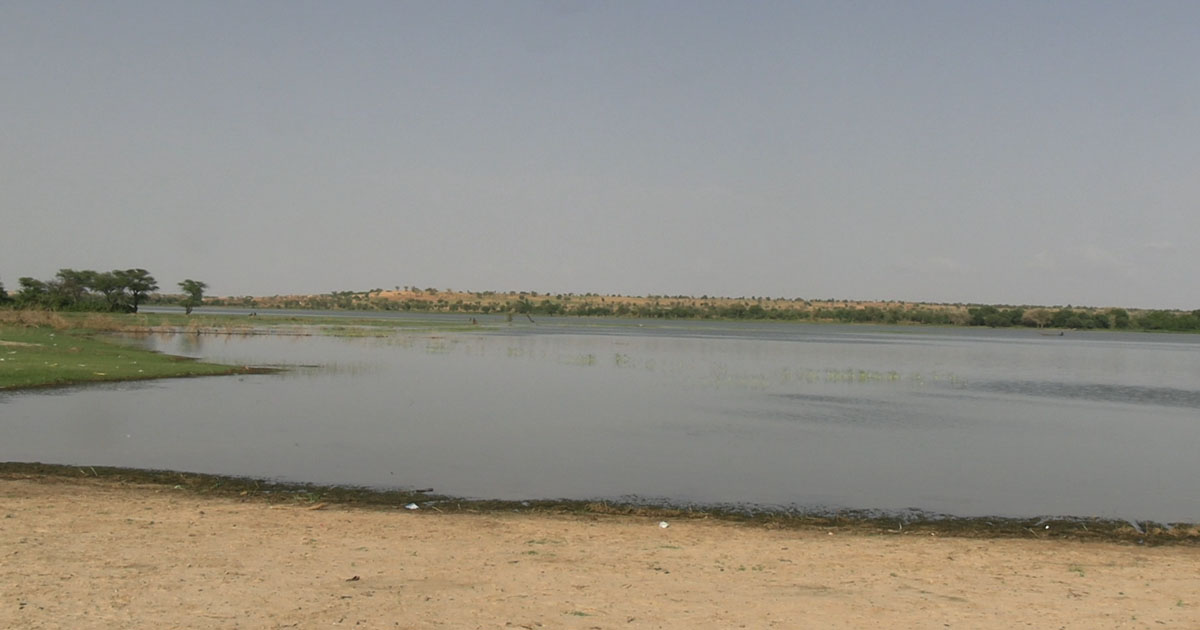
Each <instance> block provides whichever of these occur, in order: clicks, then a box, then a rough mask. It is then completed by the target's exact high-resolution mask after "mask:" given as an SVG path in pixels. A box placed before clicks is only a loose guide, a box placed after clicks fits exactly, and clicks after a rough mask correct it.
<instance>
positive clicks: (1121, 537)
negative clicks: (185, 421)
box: [0, 462, 1200, 546]
mask: <svg viewBox="0 0 1200 630" xmlns="http://www.w3.org/2000/svg"><path fill="white" fill-rule="evenodd" d="M5 480H26V481H41V482H46V483H60V482H62V483H69V482H78V481H88V482H98V483H106V484H112V485H114V486H139V487H151V488H161V489H170V490H172V491H175V492H180V493H184V494H186V495H189V496H195V497H197V498H200V499H206V498H212V499H228V498H235V499H237V500H240V501H244V502H260V503H264V504H268V505H297V506H307V507H311V506H313V505H318V504H320V505H326V506H337V507H339V508H343V509H349V510H366V511H391V510H402V509H404V507H405V506H409V505H414V504H415V505H416V506H417V510H414V511H419V510H421V509H425V510H428V511H432V512H438V513H443V514H500V513H506V514H507V513H513V514H524V515H530V516H538V515H545V516H553V515H559V516H561V515H574V516H636V517H645V518H665V519H680V518H682V519H687V520H714V521H720V522H725V523H730V524H737V525H745V526H753V527H761V528H764V529H783V530H794V531H840V532H846V533H854V534H858V535H885V536H886V535H900V534H903V535H937V536H949V537H956V538H968V539H1028V540H1060V541H1097V542H1109V543H1119V544H1128V545H1139V546H1140V545H1145V546H1160V545H1168V546H1200V524H1197V523H1170V524H1166V523H1155V522H1151V521H1139V522H1133V521H1126V520H1118V519H1103V518H1098V517H1073V516H1062V515H1060V516H1035V517H1003V516H971V517H963V516H953V515H945V514H933V513H922V512H904V513H884V512H878V511H871V510H840V511H833V512H830V511H802V510H797V509H778V510H773V509H768V508H763V509H756V508H746V507H734V506H728V505H688V506H680V505H672V504H670V503H662V502H647V503H632V502H623V501H614V500H608V499H540V500H524V501H522V500H496V499H466V498H462V497H454V496H447V495H440V494H435V493H434V492H433V489H432V488H430V489H375V488H362V487H345V486H328V485H319V484H311V483H294V482H280V481H272V480H264V479H254V478H247V477H236V476H227V475H213V474H204V473H192V472H181V471H171V470H146V469H136V468H122V467H111V466H90V465H61V464H43V463H37V462H0V483H2V482H4V481H5Z"/></svg>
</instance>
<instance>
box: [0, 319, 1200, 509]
mask: <svg viewBox="0 0 1200 630" xmlns="http://www.w3.org/2000/svg"><path fill="white" fill-rule="evenodd" d="M1198 341H1200V339H1197V338H1195V337H1186V336H1185V337H1181V336H1169V335H1136V334H1121V335H1116V334H1108V335H1076V336H1070V335H1068V336H1067V337H1066V338H1057V337H1056V338H1044V337H1038V336H1035V335H1033V334H1031V333H1029V332H1028V331H961V330H937V329H911V328H910V329H886V328H874V327H837V326H803V325H786V324H745V325H742V324H731V323H710V322H681V323H668V324H665V325H656V324H653V323H643V324H642V325H640V326H638V325H636V324H635V325H629V324H628V323H627V322H606V321H593V322H589V321H586V320H583V321H580V320H570V321H567V322H564V321H562V320H541V321H539V323H538V325H536V326H534V325H523V326H513V327H511V328H507V327H501V328H500V329H499V330H492V331H488V332H481V333H474V334H467V333H461V334H460V333H424V334H417V333H398V334H395V335H393V336H388V337H381V338H374V337H366V338H363V337H355V338H334V337H324V336H245V335H182V334H181V335H159V336H150V337H143V338H140V339H130V340H128V342H129V343H140V344H145V345H147V346H149V347H152V348H156V349H159V350H162V351H164V352H170V353H175V354H183V355H187V356H202V357H205V358H208V359H211V360H215V361H222V362H228V363H236V364H252V365H290V366H299V367H297V368H296V369H293V370H291V371H289V372H288V373H287V374H285V375H278V376H270V375H258V376H241V377H230V378H208V379H190V380H175V381H158V382H153V383H139V384H117V385H101V386H94V387H86V388H75V389H71V390H65V391H59V392H54V393H41V392H38V393H25V394H9V395H2V396H0V428H2V430H3V431H4V435H5V438H6V439H5V440H3V443H0V460H12V461H47V462H56V463H79V464H93V465H119V466H137V467H148V468H173V469H183V470H192V471H201V472H213V473H223V474H237V475H250V476H258V477H275V478H285V479H290V480H303V481H312V482H317V483H340V484H356V485H369V486H380V487H386V486H421V487H425V486H432V487H434V488H435V489H436V490H437V491H438V492H443V493H448V494H456V495H462V496H470V497H497V498H514V499H518V498H553V497H575V498H591V497H621V496H630V495H637V496H641V497H647V498H666V499H672V500H676V501H689V502H703V503H739V502H746V503H757V504H770V505H781V506H784V505H787V506H790V505H799V506H804V507H830V508H837V507H850V508H878V509H886V510H902V509H906V508H919V509H924V510H931V511H939V512H947V513H952V514H959V515H984V514H1002V515H1034V514H1068V515H1099V516H1108V517H1130V518H1139V519H1154V520H1161V521H1171V520H1188V521H1195V520H1200V490H1197V489H1196V488H1195V484H1194V483H1193V480H1194V479H1196V478H1197V476H1198V473H1200V464H1198V463H1197V460H1198V458H1196V457H1194V452H1193V451H1194V449H1193V448H1192V445H1193V444H1194V436H1195V433H1196V428H1197V420H1200V414H1197V413H1196V409H1197V408H1200V390H1198V389H1197V387H1198V385H1200V358H1198V357H1200V353H1198V352H1197V350H1200V343H1197V342H1198ZM305 366H307V367H305ZM312 366H319V367H312Z"/></svg>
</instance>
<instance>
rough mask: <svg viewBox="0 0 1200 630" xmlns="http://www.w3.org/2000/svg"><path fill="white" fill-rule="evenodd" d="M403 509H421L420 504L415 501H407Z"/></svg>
mask: <svg viewBox="0 0 1200 630" xmlns="http://www.w3.org/2000/svg"><path fill="white" fill-rule="evenodd" d="M404 509H406V510H419V509H421V506H419V505H417V504H416V503H409V504H408V505H406V506H404Z"/></svg>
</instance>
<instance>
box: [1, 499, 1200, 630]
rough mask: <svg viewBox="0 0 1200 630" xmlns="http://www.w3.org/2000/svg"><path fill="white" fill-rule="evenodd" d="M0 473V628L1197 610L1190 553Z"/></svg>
mask: <svg viewBox="0 0 1200 630" xmlns="http://www.w3.org/2000/svg"><path fill="white" fill-rule="evenodd" d="M311 508H312V506H303V505H292V504H289V505H272V504H269V503H267V502H264V501H262V500H238V499H236V498H213V497H205V496H200V495H197V494H195V493H192V492H189V491H186V490H178V489H173V488H171V487H169V486H129V485H121V484H119V483H116V482H112V481H104V480H77V481H76V480H64V479H56V478H30V479H19V478H7V479H5V478H0V628H72V629H81V628H330V627H356V628H528V629H534V628H585V629H591V628H742V627H745V628H772V627H776V628H809V627H811V628H868V627H886V628H1014V627H1030V628H1197V627H1200V549H1198V548H1196V547H1192V546H1186V545H1176V546H1165V547H1155V548H1149V547H1144V546H1138V545H1133V544H1116V543H1100V542H1079V541H1074V542H1072V541H1061V540H1060V541H1054V540H1046V539H1032V537H1031V539H1030V540H1013V539H969V538H950V537H944V536H930V535H928V534H925V535H916V534H873V535H872V534H864V533H859V534H852V533H847V532H846V531H840V530H802V531H796V530H771V529H766V528H763V527H761V526H756V525H742V524H734V523H728V522H718V521H715V520H677V521H673V522H670V523H669V526H668V527H666V528H663V527H660V524H659V520H658V519H650V518H643V517H629V516H607V515H574V516H555V515H529V514H507V513H486V514H442V513H438V512H436V511H432V510H429V509H422V510H416V511H411V510H404V509H389V510H367V509H357V508H345V507H339V506H336V505H329V506H325V507H323V508H322V509H311Z"/></svg>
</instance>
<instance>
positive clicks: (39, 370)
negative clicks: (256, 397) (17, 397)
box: [0, 326, 270, 390]
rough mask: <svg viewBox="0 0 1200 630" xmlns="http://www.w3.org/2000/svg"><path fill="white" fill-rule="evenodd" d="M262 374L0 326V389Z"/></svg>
mask: <svg viewBox="0 0 1200 630" xmlns="http://www.w3.org/2000/svg"><path fill="white" fill-rule="evenodd" d="M264 371H270V370H264V369H261V368H252V367H247V366H231V365H218V364H214V363H202V362H200V361H195V360H193V359H188V358H184V357H175V356H169V355H165V354H160V353H157V352H150V351H148V350H140V349H136V348H130V347H127V346H121V345H117V344H114V343H109V342H107V341H104V340H102V339H98V338H95V337H93V336H91V335H89V334H87V333H80V332H69V331H65V330H56V329H54V328H50V327H17V326H0V390H6V389H19V388H30V387H54V386H62V385H73V384H77V383H90V382H98V381H130V380H142V379H152V378H173V377H184V376H210V375H220V374H247V373H252V372H264Z"/></svg>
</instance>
